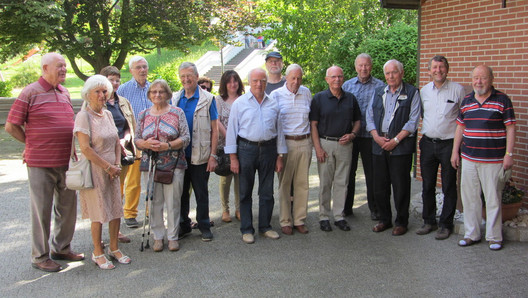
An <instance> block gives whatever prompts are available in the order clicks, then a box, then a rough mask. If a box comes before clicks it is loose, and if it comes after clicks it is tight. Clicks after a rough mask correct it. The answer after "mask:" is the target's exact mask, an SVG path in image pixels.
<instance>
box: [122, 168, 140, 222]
mask: <svg viewBox="0 0 528 298" xmlns="http://www.w3.org/2000/svg"><path fill="white" fill-rule="evenodd" d="M140 164H141V160H136V161H135V162H134V163H133V164H131V165H129V166H128V170H127V173H126V178H125V204H124V206H123V212H124V215H125V218H136V217H137V214H138V205H139V195H140V194H141V172H140V171H139V165H140Z"/></svg>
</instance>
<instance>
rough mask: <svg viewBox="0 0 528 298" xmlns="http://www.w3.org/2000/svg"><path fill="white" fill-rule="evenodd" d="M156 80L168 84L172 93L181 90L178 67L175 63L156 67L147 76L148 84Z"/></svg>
mask: <svg viewBox="0 0 528 298" xmlns="http://www.w3.org/2000/svg"><path fill="white" fill-rule="evenodd" d="M156 79H164V80H165V81H167V83H168V84H169V87H170V88H171V90H172V91H173V92H176V91H178V90H180V89H181V87H182V84H181V82H180V78H179V77H178V65H176V63H166V64H164V65H160V66H158V67H156V68H155V69H154V70H153V71H152V72H151V73H150V74H149V76H148V80H149V81H150V82H152V81H154V80H156Z"/></svg>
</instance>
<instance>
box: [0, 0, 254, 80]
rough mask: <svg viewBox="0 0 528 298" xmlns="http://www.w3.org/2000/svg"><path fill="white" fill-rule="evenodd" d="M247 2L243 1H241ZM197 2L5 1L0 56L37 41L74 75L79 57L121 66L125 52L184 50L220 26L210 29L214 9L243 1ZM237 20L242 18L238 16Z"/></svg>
mask: <svg viewBox="0 0 528 298" xmlns="http://www.w3.org/2000/svg"><path fill="white" fill-rule="evenodd" d="M242 2H244V3H245V1H242ZM242 2H241V1H237V0H223V1H221V2H220V3H213V2H211V1H200V0H177V1H169V0H133V1H131V0H59V1H37V0H24V1H20V0H4V1H3V3H2V4H0V43H1V44H2V45H3V46H2V50H1V51H0V59H1V60H5V59H7V58H9V57H12V56H14V55H16V54H18V53H20V52H23V51H25V50H27V49H28V48H30V47H33V46H35V45H42V46H44V47H46V48H48V49H50V50H56V51H59V52H61V53H63V54H64V55H66V56H67V57H68V59H69V61H70V63H71V66H72V68H73V70H74V72H75V73H76V75H77V76H78V77H80V78H82V79H86V78H87V76H86V74H84V73H82V71H81V70H80V69H79V67H78V65H77V64H76V61H75V58H82V59H83V60H85V61H86V62H88V63H89V64H90V65H91V66H92V67H93V68H94V70H95V72H99V70H100V69H101V68H103V67H105V66H107V65H110V64H111V65H114V66H116V67H117V68H119V69H120V68H121V67H122V66H123V64H124V63H125V59H126V57H127V55H128V54H134V53H139V52H146V51H150V50H152V49H154V48H161V47H164V48H169V49H180V50H186V49H187V48H188V47H189V46H190V45H193V44H197V43H199V42H201V41H202V40H204V39H205V38H207V37H209V36H210V35H211V34H213V33H218V32H220V30H221V29H222V28H224V27H217V28H215V30H216V31H213V30H212V27H211V24H210V20H211V18H212V17H214V16H215V14H216V11H217V8H218V7H220V8H222V9H221V11H222V12H223V15H222V16H221V17H223V18H224V17H225V16H227V15H229V14H227V13H226V11H230V10H233V11H239V5H240V3H242ZM239 20H240V19H239Z"/></svg>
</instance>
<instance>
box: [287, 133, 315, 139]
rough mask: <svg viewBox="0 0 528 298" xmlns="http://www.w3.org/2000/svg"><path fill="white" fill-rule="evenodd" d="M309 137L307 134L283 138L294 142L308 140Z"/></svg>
mask: <svg viewBox="0 0 528 298" xmlns="http://www.w3.org/2000/svg"><path fill="white" fill-rule="evenodd" d="M309 137H310V134H309V133H307V134H305V135H300V136H284V138H285V139H286V140H294V141H298V140H304V139H308V138H309Z"/></svg>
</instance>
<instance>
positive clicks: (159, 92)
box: [149, 90, 167, 95]
mask: <svg viewBox="0 0 528 298" xmlns="http://www.w3.org/2000/svg"><path fill="white" fill-rule="evenodd" d="M149 93H150V94H154V95H156V94H165V93H167V92H165V91H163V90H161V91H158V90H155V91H149Z"/></svg>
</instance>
